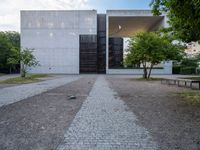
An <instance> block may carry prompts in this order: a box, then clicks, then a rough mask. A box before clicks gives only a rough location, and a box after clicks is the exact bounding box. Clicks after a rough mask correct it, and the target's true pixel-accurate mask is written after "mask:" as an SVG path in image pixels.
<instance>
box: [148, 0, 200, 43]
mask: <svg viewBox="0 0 200 150" xmlns="http://www.w3.org/2000/svg"><path fill="white" fill-rule="evenodd" d="M150 6H151V7H152V12H153V14H154V15H161V14H162V13H163V12H165V13H167V16H168V18H169V24H170V28H169V29H170V32H173V34H174V36H175V37H177V38H179V39H181V40H183V41H185V42H190V41H199V40H200V30H199V27H200V1H199V0H152V2H151V4H150Z"/></svg>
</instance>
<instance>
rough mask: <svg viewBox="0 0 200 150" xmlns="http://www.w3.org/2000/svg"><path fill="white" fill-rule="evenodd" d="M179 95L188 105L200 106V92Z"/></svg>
mask: <svg viewBox="0 0 200 150" xmlns="http://www.w3.org/2000/svg"><path fill="white" fill-rule="evenodd" d="M178 94H179V95H180V96H181V97H183V98H184V99H185V100H186V101H187V102H188V103H190V104H192V105H196V106H200V92H183V93H178Z"/></svg>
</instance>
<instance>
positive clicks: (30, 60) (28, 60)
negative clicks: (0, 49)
mask: <svg viewBox="0 0 200 150" xmlns="http://www.w3.org/2000/svg"><path fill="white" fill-rule="evenodd" d="M32 53H33V50H31V49H27V48H26V49H23V50H21V51H20V55H19V56H20V57H19V61H20V62H21V77H26V73H27V69H28V67H35V66H38V65H39V62H38V61H37V60H36V58H35V56H34V55H33V54H32Z"/></svg>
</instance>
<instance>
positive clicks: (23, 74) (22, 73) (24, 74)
mask: <svg viewBox="0 0 200 150" xmlns="http://www.w3.org/2000/svg"><path fill="white" fill-rule="evenodd" d="M21 77H22V78H25V77H26V70H25V67H24V65H23V64H21Z"/></svg>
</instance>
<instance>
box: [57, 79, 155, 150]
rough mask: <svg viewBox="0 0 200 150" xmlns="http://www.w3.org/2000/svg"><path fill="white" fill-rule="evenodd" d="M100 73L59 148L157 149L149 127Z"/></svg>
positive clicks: (84, 149) (63, 149) (76, 149)
mask: <svg viewBox="0 0 200 150" xmlns="http://www.w3.org/2000/svg"><path fill="white" fill-rule="evenodd" d="M127 109H128V108H127V106H126V105H125V104H124V102H123V101H122V100H120V99H119V98H117V97H116V93H115V92H113V91H112V90H111V89H110V88H109V87H108V83H107V82H106V80H105V79H104V76H99V77H98V79H97V81H96V82H95V84H94V87H93V88H92V90H91V92H90V94H89V96H88V98H87V99H86V101H85V102H84V103H83V105H82V108H81V109H80V111H79V112H78V113H77V115H76V117H75V119H74V120H73V122H72V124H71V126H70V127H69V129H67V130H66V133H65V138H64V141H63V142H62V143H61V144H60V145H59V147H58V150H90V149H91V150H110V149H119V150H122V149H123V150H144V149H145V150H154V149H156V147H157V146H156V143H155V142H153V141H152V139H151V137H150V136H149V133H148V131H147V130H146V129H145V128H143V127H141V126H139V125H137V118H136V116H135V115H134V114H133V113H132V112H130V111H127Z"/></svg>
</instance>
